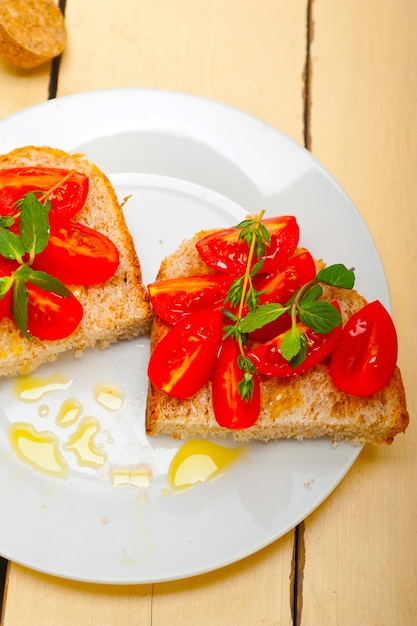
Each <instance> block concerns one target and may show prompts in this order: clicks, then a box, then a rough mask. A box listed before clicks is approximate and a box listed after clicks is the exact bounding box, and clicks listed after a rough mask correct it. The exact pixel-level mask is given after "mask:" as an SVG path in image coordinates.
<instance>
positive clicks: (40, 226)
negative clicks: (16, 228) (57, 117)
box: [20, 191, 49, 255]
mask: <svg viewBox="0 0 417 626" xmlns="http://www.w3.org/2000/svg"><path fill="white" fill-rule="evenodd" d="M20 210H21V214H20V239H21V241H22V244H23V246H24V249H25V252H29V254H31V255H34V254H39V253H40V252H42V251H43V250H44V249H45V247H46V244H47V243H48V239H49V220H48V212H47V209H46V208H45V207H44V205H43V204H42V202H40V201H39V200H38V199H37V197H36V195H35V194H34V193H33V192H32V191H29V192H28V193H27V194H26V195H25V197H24V199H23V202H22V203H21V207H20Z"/></svg>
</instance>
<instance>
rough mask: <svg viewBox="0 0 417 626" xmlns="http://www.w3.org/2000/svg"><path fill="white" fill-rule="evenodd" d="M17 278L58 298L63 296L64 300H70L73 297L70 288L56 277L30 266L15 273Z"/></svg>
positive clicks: (24, 266) (22, 267)
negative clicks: (69, 297)
mask: <svg viewBox="0 0 417 626" xmlns="http://www.w3.org/2000/svg"><path fill="white" fill-rule="evenodd" d="M15 276H16V277H17V278H18V279H19V280H21V281H22V282H25V283H28V282H29V283H32V284H33V285H36V287H39V289H43V290H44V291H50V292H52V293H55V294H57V295H58V296H62V297H63V298H68V296H70V295H71V291H70V290H69V289H68V287H67V286H66V285H65V284H64V283H63V282H62V281H60V280H59V279H58V278H55V276H51V275H50V274H47V273H46V272H40V271H38V270H34V269H32V268H31V267H30V266H28V265H22V266H21V267H19V269H18V270H16V272H15Z"/></svg>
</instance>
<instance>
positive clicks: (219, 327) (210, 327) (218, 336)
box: [148, 309, 223, 398]
mask: <svg viewBox="0 0 417 626" xmlns="http://www.w3.org/2000/svg"><path fill="white" fill-rule="evenodd" d="M222 336H223V318H222V314H221V312H220V311H216V310H212V309H206V310H204V311H197V312H195V313H190V315H186V316H185V317H183V318H181V319H180V320H179V321H178V322H177V323H176V324H174V326H172V328H171V329H170V331H169V332H168V333H167V334H166V335H165V336H164V338H163V339H162V340H161V341H160V342H159V343H158V345H157V346H156V348H155V350H154V351H153V352H152V355H151V358H150V360H149V365H148V377H149V379H150V381H151V382H152V383H153V384H154V385H155V386H156V387H158V389H160V390H161V391H164V392H165V393H167V394H169V395H171V396H175V397H177V398H188V397H189V396H192V395H194V394H195V393H196V392H197V391H198V390H199V389H200V388H201V387H203V385H205V384H206V383H207V381H208V380H209V378H210V376H211V374H212V370H213V366H214V363H215V360H216V356H217V352H218V350H219V347H220V344H221V341H222Z"/></svg>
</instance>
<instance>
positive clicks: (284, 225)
mask: <svg viewBox="0 0 417 626" xmlns="http://www.w3.org/2000/svg"><path fill="white" fill-rule="evenodd" d="M262 224H264V225H265V226H266V228H267V229H268V232H269V234H270V236H271V242H270V243H269V244H268V245H267V246H266V252H265V255H264V256H263V258H264V259H265V262H264V264H263V267H262V272H264V273H268V272H273V271H274V269H275V268H276V267H277V266H278V265H280V264H281V263H283V262H284V261H286V260H287V259H288V258H289V257H290V256H291V255H292V254H293V253H294V251H295V249H296V248H297V245H298V240H299V237H300V229H299V227H298V224H297V221H296V219H295V217H293V216H291V215H290V216H287V215H286V216H282V217H271V218H267V219H264V220H262ZM240 232H241V231H240V229H238V228H226V229H224V230H220V231H216V232H214V233H211V234H210V235H207V236H206V237H203V239H200V241H198V242H197V244H196V247H197V250H198V253H199V254H200V256H201V258H202V259H203V260H204V261H205V263H207V265H208V266H209V267H212V268H214V269H216V270H217V271H218V272H226V273H228V274H242V273H244V271H245V269H246V263H247V258H248V251H249V248H248V245H247V243H246V242H244V241H240V240H239V234H240ZM257 261H258V259H257V258H254V262H253V264H255V263H256V262H257Z"/></svg>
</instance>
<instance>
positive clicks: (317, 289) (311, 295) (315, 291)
mask: <svg viewBox="0 0 417 626" xmlns="http://www.w3.org/2000/svg"><path fill="white" fill-rule="evenodd" d="M322 293H323V289H322V287H321V285H319V284H318V283H317V284H315V285H314V284H313V286H312V287H311V288H310V289H309V290H308V291H307V292H306V293H305V294H304V296H303V297H302V298H301V300H300V306H303V305H304V304H307V303H309V302H314V300H317V298H320V296H321V295H322Z"/></svg>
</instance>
